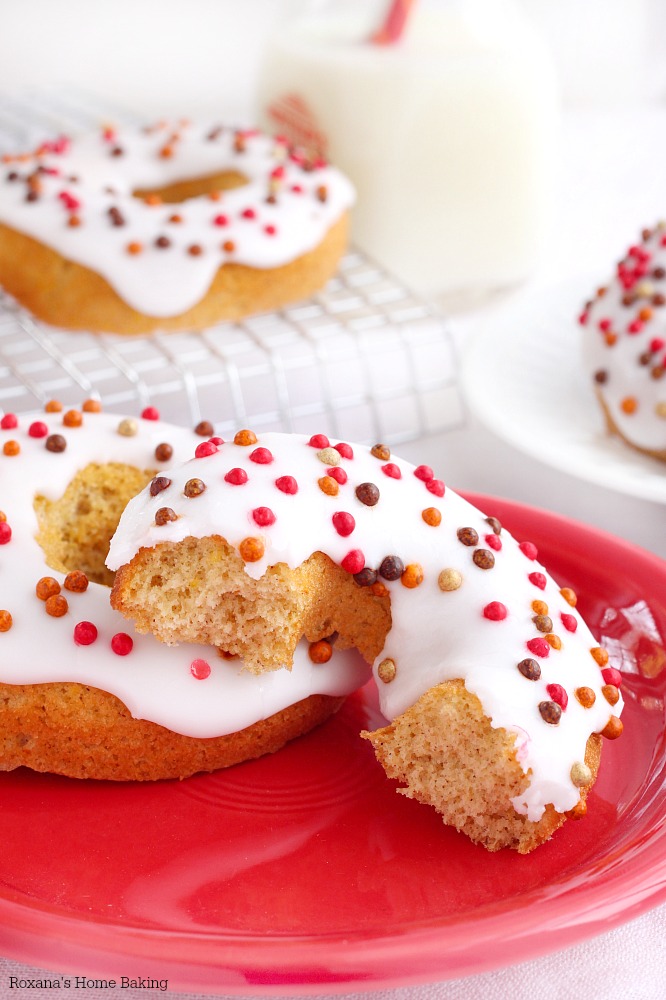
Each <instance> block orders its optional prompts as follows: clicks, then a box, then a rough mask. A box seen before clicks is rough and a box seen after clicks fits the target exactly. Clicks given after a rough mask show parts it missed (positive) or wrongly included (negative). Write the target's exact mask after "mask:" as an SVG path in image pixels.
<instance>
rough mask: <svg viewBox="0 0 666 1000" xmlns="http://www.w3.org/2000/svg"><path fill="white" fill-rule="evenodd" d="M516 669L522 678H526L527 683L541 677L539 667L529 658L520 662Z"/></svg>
mask: <svg viewBox="0 0 666 1000" xmlns="http://www.w3.org/2000/svg"><path fill="white" fill-rule="evenodd" d="M518 669H519V670H520V672H521V674H522V675H523V677H526V678H527V680H528V681H538V680H539V678H540V677H541V667H540V666H539V664H538V663H537V661H536V660H533V659H532V658H531V657H529V656H528V657H527V659H526V660H521V661H520V663H519V664H518Z"/></svg>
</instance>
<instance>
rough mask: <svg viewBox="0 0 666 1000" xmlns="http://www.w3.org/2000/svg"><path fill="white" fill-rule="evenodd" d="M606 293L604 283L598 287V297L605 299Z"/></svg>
mask: <svg viewBox="0 0 666 1000" xmlns="http://www.w3.org/2000/svg"><path fill="white" fill-rule="evenodd" d="M605 294H606V288H604V286H603V285H602V286H601V288H597V298H598V299H603V297H604V295H605Z"/></svg>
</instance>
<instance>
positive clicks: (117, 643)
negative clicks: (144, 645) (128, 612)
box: [111, 632, 134, 656]
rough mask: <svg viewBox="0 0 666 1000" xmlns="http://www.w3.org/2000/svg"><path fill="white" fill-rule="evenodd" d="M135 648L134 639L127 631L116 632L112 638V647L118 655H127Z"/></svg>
mask: <svg viewBox="0 0 666 1000" xmlns="http://www.w3.org/2000/svg"><path fill="white" fill-rule="evenodd" d="M133 648H134V640H133V639H132V637H131V636H129V635H128V634H127V632H116V634H115V635H114V637H113V638H112V639H111V649H112V650H113V652H114V653H115V654H116V655H117V656H127V654H128V653H131V652H132V649H133Z"/></svg>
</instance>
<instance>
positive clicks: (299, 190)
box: [291, 184, 666, 245]
mask: <svg viewBox="0 0 666 1000" xmlns="http://www.w3.org/2000/svg"><path fill="white" fill-rule="evenodd" d="M291 190H292V191H293V192H294V194H303V188H302V187H301V185H300V184H292V185H291ZM665 245H666V244H665Z"/></svg>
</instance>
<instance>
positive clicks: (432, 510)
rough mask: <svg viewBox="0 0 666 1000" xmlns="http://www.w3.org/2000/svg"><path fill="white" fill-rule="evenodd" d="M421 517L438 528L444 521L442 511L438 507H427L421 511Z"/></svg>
mask: <svg viewBox="0 0 666 1000" xmlns="http://www.w3.org/2000/svg"><path fill="white" fill-rule="evenodd" d="M421 517H422V518H423V520H424V521H425V523H426V524H429V525H430V527H431V528H437V527H439V525H440V524H441V523H442V514H441V511H439V510H437V508H436V507H426V509H425V510H422V511H421Z"/></svg>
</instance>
